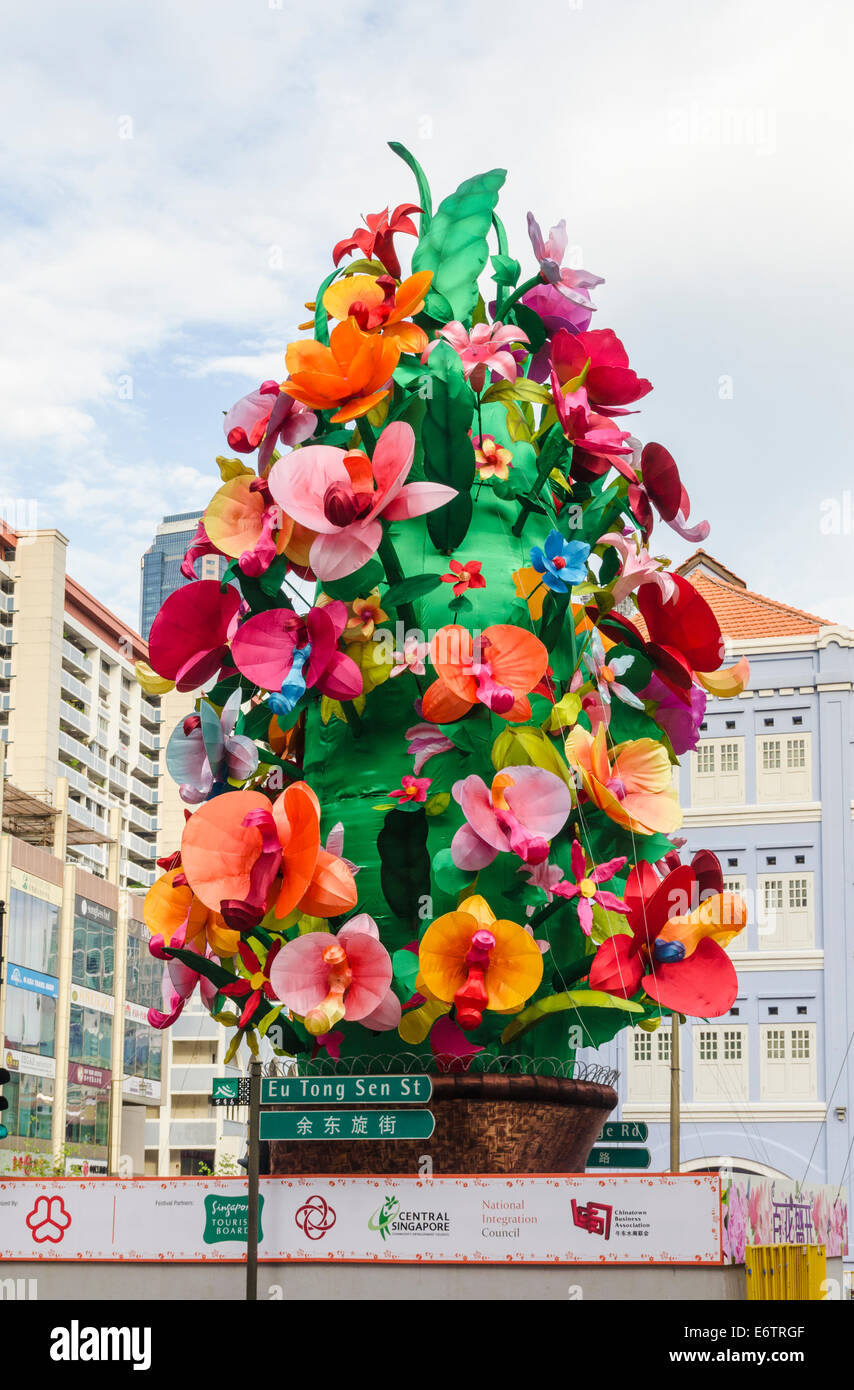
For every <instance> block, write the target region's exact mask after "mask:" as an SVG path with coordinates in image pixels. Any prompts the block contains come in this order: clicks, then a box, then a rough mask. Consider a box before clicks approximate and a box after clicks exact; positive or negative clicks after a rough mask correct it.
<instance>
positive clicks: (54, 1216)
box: [27, 1197, 71, 1245]
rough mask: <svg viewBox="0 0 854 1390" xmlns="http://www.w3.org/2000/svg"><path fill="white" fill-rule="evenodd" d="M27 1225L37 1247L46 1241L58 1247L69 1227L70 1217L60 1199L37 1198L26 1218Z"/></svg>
mask: <svg viewBox="0 0 854 1390" xmlns="http://www.w3.org/2000/svg"><path fill="white" fill-rule="evenodd" d="M27 1225H28V1226H29V1228H30V1230H31V1231H32V1233H33V1240H34V1241H36V1242H37V1243H38V1244H39V1245H41V1244H43V1243H44V1241H46V1240H49V1241H51V1242H52V1243H53V1244H54V1245H58V1244H59V1242H60V1241H61V1240H62V1237H63V1236H64V1235H65V1232H66V1231H67V1230H68V1227H69V1226H70V1225H71V1217H70V1216H69V1214H68V1212H67V1211H66V1210H65V1206H64V1204H63V1201H62V1198H61V1197H37V1198H36V1204H35V1206H34V1207H33V1209H32V1211H31V1212H30V1214H29V1216H28V1217H27Z"/></svg>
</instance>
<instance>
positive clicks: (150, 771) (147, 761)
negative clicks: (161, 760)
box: [136, 752, 160, 778]
mask: <svg viewBox="0 0 854 1390" xmlns="http://www.w3.org/2000/svg"><path fill="white" fill-rule="evenodd" d="M136 771H137V772H141V773H142V775H143V777H152V778H157V777H159V776H160V768H159V767H158V765H157V762H156V760H155V759H154V758H149V757H148V756H147V754H145V753H143V752H140V753H139V755H138V757H137V760H136Z"/></svg>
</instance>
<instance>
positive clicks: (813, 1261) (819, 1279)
mask: <svg viewBox="0 0 854 1390" xmlns="http://www.w3.org/2000/svg"><path fill="white" fill-rule="evenodd" d="M744 1263H745V1265H746V1267H747V1297H748V1300H753V1299H757V1300H758V1299H775V1300H802V1301H803V1300H809V1301H811V1302H817V1301H819V1300H820V1299H821V1298H822V1297H823V1284H824V1282H825V1280H826V1279H827V1256H826V1253H825V1247H824V1246H823V1245H748V1247H747V1249H746V1250H745V1252H744Z"/></svg>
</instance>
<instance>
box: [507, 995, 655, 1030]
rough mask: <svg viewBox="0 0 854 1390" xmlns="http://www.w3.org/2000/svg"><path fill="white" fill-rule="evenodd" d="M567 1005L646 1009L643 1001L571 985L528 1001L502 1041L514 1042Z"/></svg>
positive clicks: (639, 1011) (638, 1011) (627, 1010)
mask: <svg viewBox="0 0 854 1390" xmlns="http://www.w3.org/2000/svg"><path fill="white" fill-rule="evenodd" d="M565 1009H579V1010H580V1009H619V1010H621V1011H622V1012H623V1013H631V1014H642V1013H643V1008H642V1007H641V1005H640V1004H634V1003H632V1001H631V999H620V998H619V997H618V996H617V995H615V994H605V993H604V992H603V991H602V990H598V989H570V990H567V991H566V992H565V993H564V994H547V995H546V997H545V999H538V1000H537V1002H536V1003H535V1004H529V1005H528V1007H527V1009H523V1010H522V1012H521V1013H520V1014H517V1015H516V1017H515V1018H514V1019H513V1022H512V1023H509V1024H508V1025H507V1027H506V1028H505V1029H504V1032H503V1033H502V1034H501V1041H502V1042H503V1043H506V1042H512V1041H513V1039H514V1038H517V1037H519V1035H520V1034H522V1033H525V1032H527V1030H528V1029H529V1028H533V1027H534V1025H535V1024H537V1023H539V1022H540V1020H541V1019H543V1018H546V1017H547V1016H548V1015H549V1014H554V1013H561V1012H562V1011H563V1010H565Z"/></svg>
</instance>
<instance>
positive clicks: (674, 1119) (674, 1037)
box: [670, 1013, 682, 1173]
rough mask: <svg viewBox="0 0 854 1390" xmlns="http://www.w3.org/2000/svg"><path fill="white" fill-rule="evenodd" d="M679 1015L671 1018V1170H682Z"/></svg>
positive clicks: (677, 1171)
mask: <svg viewBox="0 0 854 1390" xmlns="http://www.w3.org/2000/svg"><path fill="white" fill-rule="evenodd" d="M679 1023H680V1019H679V1015H678V1014H677V1013H675V1014H673V1016H672V1018H671V1020H670V1171H671V1173H680V1172H681V1171H682V1155H681V1148H682V1145H681V1140H680V1134H679V1120H680V1115H679V1101H680V1093H681V1090H682V1068H681V1066H680V1058H679Z"/></svg>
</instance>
